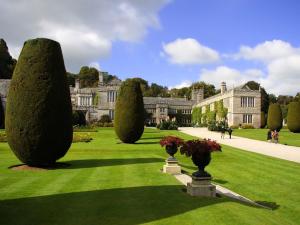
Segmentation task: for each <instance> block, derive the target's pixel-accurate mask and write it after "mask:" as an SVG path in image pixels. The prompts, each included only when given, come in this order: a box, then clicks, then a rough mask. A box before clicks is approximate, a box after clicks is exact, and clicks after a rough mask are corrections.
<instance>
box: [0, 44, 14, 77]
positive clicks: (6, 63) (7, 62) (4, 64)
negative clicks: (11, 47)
mask: <svg viewBox="0 0 300 225" xmlns="http://www.w3.org/2000/svg"><path fill="white" fill-rule="evenodd" d="M16 63H17V60H15V59H13V58H12V57H11V55H10V54H9V51H8V47H7V45H6V42H5V41H4V40H3V39H0V79H11V77H12V74H13V72H14V69H15V66H16Z"/></svg>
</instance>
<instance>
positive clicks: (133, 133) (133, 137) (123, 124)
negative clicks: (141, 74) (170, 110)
mask: <svg viewBox="0 0 300 225" xmlns="http://www.w3.org/2000/svg"><path fill="white" fill-rule="evenodd" d="M114 127H115V132H116V134H117V136H118V137H119V138H120V140H121V141H123V142H125V143H134V142H136V141H137V140H139V139H140V137H141V136H142V134H143V132H144V102H143V95H142V91H141V88H140V84H139V82H137V81H135V80H133V79H127V80H126V81H124V82H123V83H122V85H121V87H120V91H119V94H118V98H117V102H116V109H115V120H114Z"/></svg>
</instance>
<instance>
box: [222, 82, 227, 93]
mask: <svg viewBox="0 0 300 225" xmlns="http://www.w3.org/2000/svg"><path fill="white" fill-rule="evenodd" d="M226 91H227V88H226V83H225V82H224V81H223V82H222V83H221V94H224V93H225V92H226Z"/></svg>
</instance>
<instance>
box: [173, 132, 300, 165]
mask: <svg viewBox="0 0 300 225" xmlns="http://www.w3.org/2000/svg"><path fill="white" fill-rule="evenodd" d="M179 131H181V132H183V133H186V134H189V135H192V136H195V137H201V138H209V139H212V140H216V141H217V142H218V143H221V144H224V145H229V146H232V147H235V148H239V149H242V150H245V151H249V152H256V153H259V154H263V155H267V156H272V157H275V158H279V159H285V160H288V161H292V162H297V163H300V147H293V146H287V145H282V144H275V143H269V142H264V141H257V140H253V139H248V138H243V137H237V136H232V137H231V139H229V136H228V133H226V135H225V139H221V134H220V133H218V132H212V131H208V130H207V128H192V127H181V128H179Z"/></svg>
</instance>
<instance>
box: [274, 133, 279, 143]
mask: <svg viewBox="0 0 300 225" xmlns="http://www.w3.org/2000/svg"><path fill="white" fill-rule="evenodd" d="M278 139H279V133H278V131H277V130H275V131H274V142H275V144H277V143H278Z"/></svg>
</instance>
